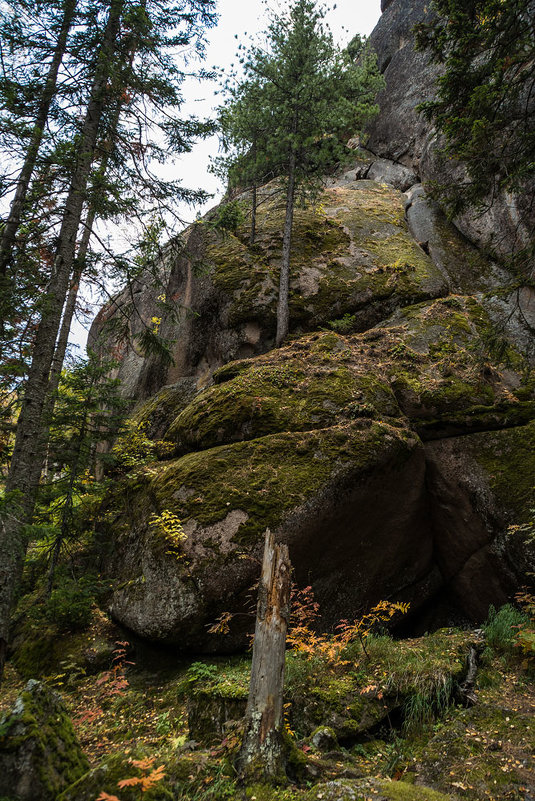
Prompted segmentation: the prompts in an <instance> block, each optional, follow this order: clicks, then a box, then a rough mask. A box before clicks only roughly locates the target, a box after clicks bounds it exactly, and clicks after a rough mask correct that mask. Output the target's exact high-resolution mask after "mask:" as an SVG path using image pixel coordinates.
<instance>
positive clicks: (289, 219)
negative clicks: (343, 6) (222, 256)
mask: <svg viewBox="0 0 535 801" xmlns="http://www.w3.org/2000/svg"><path fill="white" fill-rule="evenodd" d="M325 15H326V9H325V8H324V7H320V6H318V5H317V4H316V2H315V0H294V2H293V3H292V4H291V6H290V9H289V11H288V12H287V13H286V14H283V15H275V14H272V15H271V19H270V23H269V26H268V30H267V33H266V43H265V44H263V45H262V46H261V47H260V46H252V47H251V48H250V49H249V50H248V51H247V52H246V53H245V55H244V56H243V58H242V62H243V68H244V72H245V81H244V82H243V83H242V84H241V85H239V86H238V87H237V88H236V89H235V90H234V98H235V101H234V103H233V104H232V105H231V106H230V108H229V113H230V114H233V121H232V125H229V123H227V125H228V126H229V127H231V129H232V130H233V133H234V135H235V137H236V138H237V139H238V140H240V138H241V149H242V158H243V153H244V152H246V151H247V148H248V147H249V153H248V155H247V156H246V161H247V163H248V166H249V169H250V170H251V171H252V172H253V174H256V176H257V178H259V177H260V173H259V172H258V167H259V166H260V167H261V170H265V167H266V165H270V166H272V167H273V170H274V172H275V174H278V175H280V176H281V177H282V178H283V181H284V189H285V195H286V213H285V223H284V231H283V245H282V259H281V272H280V282H279V298H278V306H277V333H276V344H277V346H279V345H280V344H281V343H282V342H283V340H284V339H285V337H286V335H287V333H288V329H289V305H288V297H289V282H290V254H291V240H292V226H293V215H294V206H295V202H296V198H297V196H298V194H299V193H301V194H305V195H306V194H307V193H308V194H309V195H310V194H313V193H314V191H316V190H317V189H318V186H319V185H320V183H321V178H322V176H323V175H324V173H325V171H326V168H327V166H328V165H330V164H332V161H333V158H334V159H336V157H337V156H339V157H341V156H342V154H343V152H344V150H345V145H344V143H343V140H344V136H345V137H346V138H349V136H351V135H354V134H356V133H358V132H359V131H361V130H362V128H363V126H364V124H365V123H366V122H367V121H368V120H369V119H370V118H371V117H372V116H373V115H374V114H375V113H376V112H377V110H378V109H377V106H376V104H375V96H376V94H377V92H378V90H379V89H380V88H381V87H382V85H383V79H382V78H381V76H380V75H379V72H378V70H377V65H376V59H375V57H374V55H373V54H372V53H371V52H370V51H369V50H366V51H365V52H363V53H362V55H361V57H360V59H359V61H358V62H355V61H354V60H353V59H352V58H351V56H350V55H349V53H347V52H342V51H340V49H339V48H337V47H335V45H334V43H333V38H332V35H331V34H330V32H329V31H328V30H327V29H326V28H325V26H324V24H323V20H324V18H325ZM259 97H260V98H261V100H260V102H259ZM255 109H259V111H260V115H261V117H262V116H264V113H265V110H266V109H269V115H270V124H269V126H267V129H266V126H265V125H264V126H262V125H261V126H260V131H261V135H260V136H258V137H256V138H254V137H253V136H251V131H252V130H254V128H253V126H252V125H251V123H250V121H251V120H253V119H254V114H255ZM242 120H245V121H246V124H245V125H244V126H243V128H242V129H241V128H240V126H241V125H242Z"/></svg>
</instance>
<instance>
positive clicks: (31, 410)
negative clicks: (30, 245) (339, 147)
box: [0, 0, 124, 680]
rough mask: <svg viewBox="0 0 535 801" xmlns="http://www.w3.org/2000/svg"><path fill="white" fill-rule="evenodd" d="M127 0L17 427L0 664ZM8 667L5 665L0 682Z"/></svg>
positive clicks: (110, 27) (103, 60) (113, 32)
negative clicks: (54, 364)
mask: <svg viewBox="0 0 535 801" xmlns="http://www.w3.org/2000/svg"><path fill="white" fill-rule="evenodd" d="M123 3H124V0H111V2H110V11H109V15H108V20H107V23H106V29H105V31H104V36H103V42H102V46H101V49H100V53H99V57H98V62H97V66H96V72H95V78H94V81H93V87H92V91H91V95H90V99H89V103H88V107H87V112H86V116H85V120H84V124H83V127H82V132H81V136H80V143H79V146H78V147H79V149H78V152H79V154H80V155H79V157H78V160H77V165H76V168H75V171H74V174H73V178H72V182H71V186H70V188H69V192H68V195H67V199H66V201H65V209H64V213H63V220H62V224H61V228H60V232H59V237H58V248H57V251H56V256H55V259H54V269H53V274H52V278H51V281H50V283H49V286H48V290H47V294H46V299H45V302H44V304H43V305H44V308H43V312H42V316H41V321H40V323H39V327H38V329H37V333H36V337H35V345H34V351H33V358H32V364H31V367H30V370H29V373H28V380H27V382H26V387H25V392H24V398H23V401H22V405H21V412H20V416H19V420H18V425H17V437H16V440H15V447H14V450H13V456H12V459H11V465H10V469H9V474H8V478H7V482H6V494H7V495H8V498H11V499H12V500H11V505H10V506H11V508H10V510H8V512H7V513H5V515H4V525H3V528H2V529H1V530H0V659H1V656H2V651H3V652H4V657H5V648H2V642H4V643H5V642H7V639H8V632H9V619H10V614H11V609H12V605H13V602H14V598H15V593H16V590H17V587H18V584H19V582H20V577H21V574H22V564H23V559H24V554H25V552H26V542H25V538H24V534H23V526H24V524H25V523H28V522H29V520H30V518H31V515H32V512H33V508H34V505H35V498H36V494H37V489H38V486H39V477H40V474H41V467H42V453H43V436H44V432H45V428H46V427H45V426H44V421H43V411H44V406H45V401H46V396H47V391H48V387H49V376H50V369H51V366H52V360H53V357H54V350H55V345H56V340H57V336H58V331H59V327H60V322H61V313H62V309H63V305H64V303H65V298H66V295H67V291H68V287H69V280H70V277H71V273H72V269H73V265H74V259H75V253H76V236H77V233H78V228H79V226H80V220H81V216H82V208H83V204H84V197H85V193H86V190H87V182H88V179H89V175H90V172H91V165H92V162H93V159H94V154H95V148H96V143H97V137H98V129H99V124H100V121H101V118H102V114H103V111H104V108H105V103H106V96H107V89H108V87H107V84H108V80H109V77H110V74H111V73H112V70H113V62H114V59H113V54H114V46H115V40H116V37H117V34H118V31H119V22H120V18H121V13H122V9H123ZM2 673H3V662H2V661H0V680H1V677H2Z"/></svg>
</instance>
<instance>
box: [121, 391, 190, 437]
mask: <svg viewBox="0 0 535 801" xmlns="http://www.w3.org/2000/svg"><path fill="white" fill-rule="evenodd" d="M195 392H196V386H195V381H194V380H193V379H188V378H186V379H182V380H181V381H179V382H178V383H177V384H172V385H170V386H167V387H163V388H162V389H161V390H160V391H159V392H157V393H156V395H154V396H153V397H152V398H150V399H149V400H147V401H144V402H143V403H142V404H141V405H140V406H138V408H137V409H136V410H135V412H134V414H133V420H134V421H135V422H136V423H137V424H141V425H143V426H144V431H145V433H146V434H147V436H149V437H150V438H155V437H160V436H162V435H163V434H164V432H165V430H166V429H167V427H168V425H169V423H170V422H171V421H172V420H174V419H175V417H176V416H177V415H178V414H180V412H181V411H182V409H183V408H184V407H185V406H187V405H188V403H189V402H190V401H191V399H192V398H193V397H194V395H195Z"/></svg>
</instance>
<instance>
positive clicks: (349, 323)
mask: <svg viewBox="0 0 535 801" xmlns="http://www.w3.org/2000/svg"><path fill="white" fill-rule="evenodd" d="M356 322H357V316H356V314H349V312H347V313H346V314H344V316H343V317H340V318H339V319H338V320H329V322H328V323H327V325H328V326H329V328H331V329H332V330H333V331H336V333H337V334H350V333H351V331H353V330H354V329H355V323H356Z"/></svg>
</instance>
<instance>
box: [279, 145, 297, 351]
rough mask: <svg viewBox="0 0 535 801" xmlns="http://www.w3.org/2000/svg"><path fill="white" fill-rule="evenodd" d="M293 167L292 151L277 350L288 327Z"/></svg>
mask: <svg viewBox="0 0 535 801" xmlns="http://www.w3.org/2000/svg"><path fill="white" fill-rule="evenodd" d="M295 167H296V154H295V152H293V151H292V155H291V157H290V164H289V168H288V188H287V190H286V216H285V219H284V236H283V240H282V263H281V272H280V280H279V301H278V304H277V334H276V336H275V346H276V347H277V348H279V347H280V346H281V345H282V343H283V341H284V339H285V338H286V336H287V335H288V329H289V327H290V307H289V294H290V252H291V247H292V226H293V219H294V203H295Z"/></svg>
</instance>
